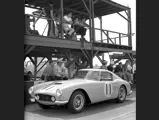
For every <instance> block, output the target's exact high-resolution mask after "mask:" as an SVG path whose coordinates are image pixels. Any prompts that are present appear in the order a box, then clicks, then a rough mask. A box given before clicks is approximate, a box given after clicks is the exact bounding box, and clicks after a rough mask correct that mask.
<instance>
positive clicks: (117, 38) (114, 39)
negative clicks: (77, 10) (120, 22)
mask: <svg viewBox="0 0 159 120" xmlns="http://www.w3.org/2000/svg"><path fill="white" fill-rule="evenodd" d="M29 16H32V17H34V19H35V21H34V22H33V30H36V28H35V25H36V23H37V21H38V20H39V19H45V20H47V21H54V23H55V24H54V25H55V26H56V28H54V30H55V29H57V31H58V33H55V31H54V33H53V34H54V37H55V38H59V39H61V38H62V35H61V33H62V28H61V23H62V21H60V19H58V18H55V19H54V20H52V19H50V18H46V17H45V16H40V17H39V16H38V15H32V14H29ZM48 25H49V23H47V24H46V26H45V27H44V30H43V32H42V34H41V35H40V36H44V33H45V31H46V28H47V27H48ZM50 27H52V26H51V25H50ZM86 28H87V29H89V31H90V30H91V29H92V28H91V27H86ZM94 30H95V35H96V31H100V32H101V33H102V34H103V35H105V36H103V38H101V39H98V40H96V36H95V41H94V42H98V43H108V44H115V45H122V41H123V40H124V38H127V43H129V39H128V37H129V35H128V34H125V33H120V32H115V31H111V30H106V29H100V28H94ZM51 31H52V28H51ZM52 32H53V31H52ZM111 34H116V35H114V36H112V35H111ZM99 36H100V35H99ZM48 37H49V36H48ZM52 37H53V36H52ZM90 38H91V37H90V36H89V39H90ZM87 41H88V40H87ZM128 46H129V45H128Z"/></svg>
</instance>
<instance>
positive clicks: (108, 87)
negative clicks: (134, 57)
mask: <svg viewBox="0 0 159 120" xmlns="http://www.w3.org/2000/svg"><path fill="white" fill-rule="evenodd" d="M131 92H132V90H131V86H130V84H129V83H128V82H127V81H125V80H123V79H121V78H120V77H119V76H117V75H116V74H115V73H113V72H111V71H108V70H105V69H91V68H90V69H80V70H79V71H78V72H77V73H76V74H75V76H74V78H72V79H69V80H56V81H49V82H44V83H40V84H37V85H34V86H32V87H30V88H29V94H30V95H31V99H30V100H31V101H32V102H36V103H37V104H38V105H39V106H40V107H41V108H42V109H48V108H50V107H51V106H55V105H56V106H60V105H64V106H67V107H68V110H70V111H71V112H72V113H79V112H81V111H82V110H83V109H84V107H85V106H86V105H88V104H93V103H97V102H101V101H106V100H110V99H115V100H116V102H118V103H122V102H124V100H125V99H126V96H128V95H130V93H131Z"/></svg>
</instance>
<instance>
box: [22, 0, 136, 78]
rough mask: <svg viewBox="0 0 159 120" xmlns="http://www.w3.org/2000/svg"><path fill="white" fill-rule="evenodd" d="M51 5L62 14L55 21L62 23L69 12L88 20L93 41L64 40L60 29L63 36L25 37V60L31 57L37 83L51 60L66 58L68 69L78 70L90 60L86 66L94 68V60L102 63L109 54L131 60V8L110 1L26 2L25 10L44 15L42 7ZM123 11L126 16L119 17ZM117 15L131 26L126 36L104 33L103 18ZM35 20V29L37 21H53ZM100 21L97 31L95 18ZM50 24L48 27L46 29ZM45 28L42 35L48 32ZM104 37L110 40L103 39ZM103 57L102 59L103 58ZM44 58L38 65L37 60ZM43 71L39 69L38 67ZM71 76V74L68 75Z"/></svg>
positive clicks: (52, 0)
mask: <svg viewBox="0 0 159 120" xmlns="http://www.w3.org/2000/svg"><path fill="white" fill-rule="evenodd" d="M49 4H52V6H53V8H56V9H58V10H59V12H60V18H59V19H58V20H55V19H54V21H55V22H59V23H63V16H64V15H65V14H67V13H69V12H72V13H73V15H74V17H78V16H81V15H82V16H83V17H85V18H86V19H87V20H89V27H88V29H89V39H90V41H87V42H84V41H82V40H81V41H77V40H69V39H66V38H64V31H63V28H62V24H60V25H61V26H60V27H61V31H60V36H58V37H55V36H45V35H43V34H42V35H33V34H27V33H25V34H24V60H25V59H26V57H29V58H30V60H31V62H32V63H33V64H34V66H35V67H34V68H35V69H34V78H35V80H36V77H37V76H36V75H37V73H38V72H39V71H40V70H41V69H42V68H43V67H44V66H45V65H46V64H47V63H48V61H49V60H50V59H52V58H63V59H66V60H67V63H66V67H67V68H68V70H69V73H70V70H71V69H70V68H71V65H72V64H74V65H75V68H76V69H78V68H79V67H80V65H81V64H82V63H84V62H85V61H87V66H89V67H91V68H92V67H93V58H94V57H95V56H96V57H97V58H98V59H99V61H101V62H102V60H104V56H103V54H104V53H109V52H123V53H126V54H129V56H130V58H132V57H133V56H132V53H133V52H134V51H132V32H131V9H130V8H129V7H126V6H123V5H120V4H118V3H115V2H113V1H111V0H25V7H29V8H34V9H37V10H40V11H41V12H42V10H43V8H46V7H48V6H49ZM122 11H124V12H125V14H126V16H127V17H125V16H123V15H122V14H120V12H122ZM113 13H117V14H119V15H120V16H121V17H123V18H124V19H125V20H126V21H127V23H128V31H127V33H121V32H115V31H110V30H105V29H103V28H102V22H103V21H102V16H105V15H109V14H113ZM39 14H40V13H39ZM30 16H32V17H34V19H35V21H34V30H35V24H36V22H37V21H38V19H46V20H47V21H53V20H52V19H48V18H47V17H45V16H43V15H42V14H41V16H38V15H30ZM95 18H99V20H100V28H95V25H94V19H95ZM47 26H48V24H47V25H46V27H47ZM46 27H45V28H44V31H43V33H44V32H45V30H46ZM96 30H98V31H100V33H101V34H100V36H101V39H100V40H95V31H96ZM112 33H113V34H116V35H117V37H113V38H111V37H110V34H112ZM103 34H104V35H105V36H106V38H107V39H103V38H104V37H103ZM125 37H127V38H128V39H127V40H128V45H122V44H121V41H122V39H123V38H125ZM101 56H102V59H101ZM38 57H42V59H41V60H40V61H39V62H38V61H37V58H38ZM45 58H47V61H46V62H45V63H44V64H43V65H42V66H40V64H41V63H42V62H43V60H44V59H45ZM39 66H40V68H39V69H38V67H39ZM69 77H71V75H69Z"/></svg>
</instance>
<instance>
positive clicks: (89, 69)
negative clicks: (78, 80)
mask: <svg viewBox="0 0 159 120" xmlns="http://www.w3.org/2000/svg"><path fill="white" fill-rule="evenodd" d="M79 71H108V72H110V71H109V70H105V69H97V68H85V69H80V70H79Z"/></svg>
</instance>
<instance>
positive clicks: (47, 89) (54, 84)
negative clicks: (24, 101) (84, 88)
mask: <svg viewBox="0 0 159 120" xmlns="http://www.w3.org/2000/svg"><path fill="white" fill-rule="evenodd" d="M84 82H88V81H87V80H84V79H72V80H62V81H51V82H45V83H41V84H38V85H36V86H34V93H54V92H56V90H57V89H59V88H62V87H64V86H69V85H76V84H82V83H84Z"/></svg>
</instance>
